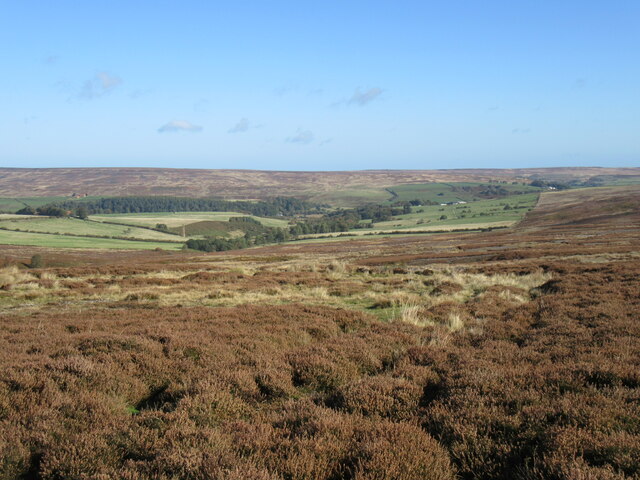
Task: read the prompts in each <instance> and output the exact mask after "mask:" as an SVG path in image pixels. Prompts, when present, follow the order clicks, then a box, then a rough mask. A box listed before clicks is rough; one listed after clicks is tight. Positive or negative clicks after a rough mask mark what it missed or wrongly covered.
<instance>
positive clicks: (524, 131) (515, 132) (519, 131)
mask: <svg viewBox="0 0 640 480" xmlns="http://www.w3.org/2000/svg"><path fill="white" fill-rule="evenodd" d="M511 133H512V134H513V135H526V134H527V133H531V129H530V128H514V129H513V130H511Z"/></svg>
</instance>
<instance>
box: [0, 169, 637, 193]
mask: <svg viewBox="0 0 640 480" xmlns="http://www.w3.org/2000/svg"><path fill="white" fill-rule="evenodd" d="M627 175H632V176H639V175H640V168H600V167H564V168H526V169H460V170H359V171H340V172H284V171H282V172H278V171H260V170H204V169H171V168H0V196H1V197H31V196H67V195H71V194H73V193H76V194H85V193H87V194H89V195H97V196H100V195H102V196H125V195H170V196H185V197H222V198H230V199H260V198H265V197H273V196H297V197H301V198H305V197H306V198H311V197H313V196H316V195H318V194H322V193H327V192H332V191H338V190H346V189H349V188H371V187H373V188H381V187H389V186H394V185H400V184H409V183H427V182H466V181H469V182H488V181H490V180H498V181H515V180H520V181H522V180H525V181H526V180H532V179H535V178H544V179H547V180H554V181H572V180H574V181H575V180H580V181H585V180H588V179H590V178H593V177H599V176H627Z"/></svg>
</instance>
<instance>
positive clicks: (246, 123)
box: [227, 118, 251, 133]
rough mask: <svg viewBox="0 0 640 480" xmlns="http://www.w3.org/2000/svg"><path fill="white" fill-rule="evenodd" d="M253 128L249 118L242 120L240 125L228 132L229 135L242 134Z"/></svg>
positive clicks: (237, 124) (239, 122)
mask: <svg viewBox="0 0 640 480" xmlns="http://www.w3.org/2000/svg"><path fill="white" fill-rule="evenodd" d="M250 126H251V124H250V122H249V119H247V118H241V119H240V121H238V123H236V124H235V125H234V126H233V127H232V128H230V129H229V130H227V132H228V133H242V132H246V131H247V130H249V127H250Z"/></svg>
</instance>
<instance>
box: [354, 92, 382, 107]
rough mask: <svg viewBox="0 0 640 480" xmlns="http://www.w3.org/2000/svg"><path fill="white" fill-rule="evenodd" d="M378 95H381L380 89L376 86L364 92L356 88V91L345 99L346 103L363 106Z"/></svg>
mask: <svg viewBox="0 0 640 480" xmlns="http://www.w3.org/2000/svg"><path fill="white" fill-rule="evenodd" d="M380 95H382V89H381V88H378V87H373V88H370V89H368V90H365V91H364V92H363V91H361V90H360V89H359V88H357V89H356V91H355V92H353V95H351V98H350V99H349V100H347V104H348V105H358V106H359V107H363V106H365V105H367V104H368V103H371V102H373V101H374V100H375V99H377V98H378V97H379V96H380Z"/></svg>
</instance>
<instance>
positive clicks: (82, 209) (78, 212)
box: [76, 205, 89, 220]
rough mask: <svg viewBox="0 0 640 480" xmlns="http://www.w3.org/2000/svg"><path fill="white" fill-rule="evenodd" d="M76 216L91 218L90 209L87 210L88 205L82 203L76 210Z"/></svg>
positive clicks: (81, 218)
mask: <svg viewBox="0 0 640 480" xmlns="http://www.w3.org/2000/svg"><path fill="white" fill-rule="evenodd" d="M76 217H78V218H79V219H80V220H86V219H87V218H89V210H87V207H85V206H84V205H80V206H79V207H78V209H77V210H76Z"/></svg>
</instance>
